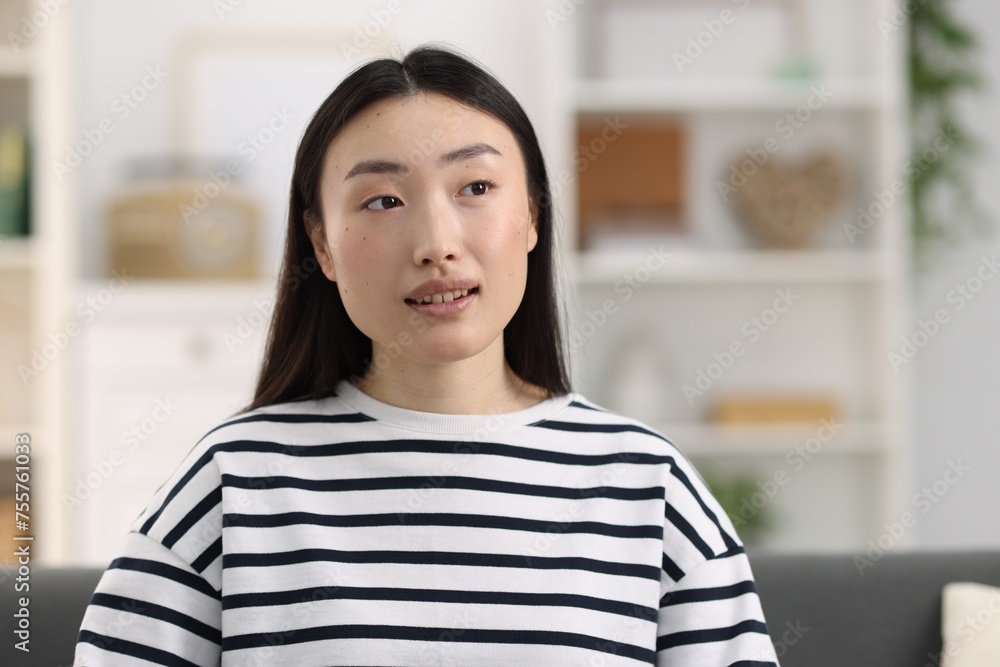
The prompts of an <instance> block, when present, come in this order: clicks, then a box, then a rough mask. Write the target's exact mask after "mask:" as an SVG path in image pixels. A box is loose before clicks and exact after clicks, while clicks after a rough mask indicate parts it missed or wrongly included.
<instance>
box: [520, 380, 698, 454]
mask: <svg viewBox="0 0 1000 667" xmlns="http://www.w3.org/2000/svg"><path fill="white" fill-rule="evenodd" d="M567 399H568V400H567V402H566V406H565V408H564V409H563V410H561V411H559V412H558V413H557V414H555V415H553V416H552V417H551V418H550V419H547V420H545V421H544V422H540V423H538V424H536V426H542V427H547V428H550V429H555V430H567V431H574V432H578V433H589V434H594V435H600V434H608V435H613V436H615V437H618V438H626V439H627V440H628V441H631V442H633V443H641V442H644V443H647V444H648V445H649V446H651V447H654V448H656V449H657V450H659V451H663V452H668V453H670V452H676V453H677V454H680V453H681V452H680V449H679V448H678V446H677V445H676V444H675V443H674V442H673V440H672V439H671V438H670V437H669V436H668V435H667V434H664V433H663V432H661V431H660V430H659V429H657V428H655V427H653V426H651V425H649V424H648V423H647V422H644V421H641V420H639V419H636V418H635V417H631V416H629V415H627V414H625V413H623V412H619V411H617V410H614V409H611V408H608V407H605V406H604V405H602V404H600V403H597V402H596V401H593V400H591V399H590V398H588V397H587V396H585V395H584V394H581V393H579V392H572V393H570V394H569V395H568V396H567Z"/></svg>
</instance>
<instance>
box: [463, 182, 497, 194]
mask: <svg viewBox="0 0 1000 667" xmlns="http://www.w3.org/2000/svg"><path fill="white" fill-rule="evenodd" d="M492 187H493V183H491V182H490V181H476V182H475V183H469V184H468V185H466V186H465V187H464V188H462V192H463V193H464V194H469V195H474V196H478V195H484V194H486V193H487V192H489V190H490V188H492Z"/></svg>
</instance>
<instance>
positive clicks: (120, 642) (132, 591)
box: [73, 531, 222, 667]
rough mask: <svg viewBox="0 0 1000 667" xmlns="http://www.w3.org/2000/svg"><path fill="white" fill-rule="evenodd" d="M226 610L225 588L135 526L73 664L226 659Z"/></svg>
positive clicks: (87, 619) (92, 610)
mask: <svg viewBox="0 0 1000 667" xmlns="http://www.w3.org/2000/svg"><path fill="white" fill-rule="evenodd" d="M221 613H222V608H221V601H220V596H219V593H218V592H217V591H216V590H215V589H213V588H212V587H211V586H210V585H209V584H208V582H207V581H206V580H205V579H204V578H203V577H202V576H201V575H200V574H199V573H198V572H196V571H195V570H194V569H193V568H192V567H191V566H190V565H188V564H187V563H185V562H184V560H182V559H181V558H180V557H178V556H177V555H176V554H175V553H174V552H172V551H171V550H170V549H168V548H166V547H165V546H163V545H162V544H161V543H160V542H158V541H156V540H155V539H153V538H151V537H149V536H148V535H144V534H142V533H139V532H135V531H133V532H129V533H128V534H126V536H125V539H124V540H123V541H122V548H121V550H120V555H119V557H118V558H116V559H115V560H114V561H112V563H111V565H110V566H109V567H108V569H107V570H106V571H105V572H104V574H103V575H102V576H101V579H100V582H99V583H98V585H97V589H96V590H95V591H94V594H93V596H92V597H91V599H90V604H89V606H88V607H87V610H86V613H85V614H84V617H83V623H82V625H81V627H80V633H79V635H78V637H77V646H76V657H75V659H74V662H73V664H74V666H75V667H84V666H94V667H97V666H101V667H104V666H107V667H118V666H121V667H125V666H127V665H128V666H132V665H149V664H150V663H152V664H156V665H198V666H199V667H200V666H206V667H207V666H209V665H213V666H216V665H219V661H220V650H221V630H220V628H221V622H220V621H221Z"/></svg>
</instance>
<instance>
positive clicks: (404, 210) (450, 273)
mask: <svg viewBox="0 0 1000 667" xmlns="http://www.w3.org/2000/svg"><path fill="white" fill-rule="evenodd" d="M320 188H321V189H320V194H321V200H322V212H323V220H322V225H316V226H315V227H314V228H313V230H312V232H311V237H312V240H313V245H314V247H315V248H316V256H317V258H318V260H319V262H320V265H321V266H322V268H323V272H324V273H325V274H326V276H327V277H328V278H329V279H330V280H333V281H336V283H337V288H338V290H339V292H340V296H341V298H342V299H343V302H344V307H345V308H346V309H347V313H348V315H349V316H350V318H351V320H352V321H353V322H354V324H355V325H356V326H357V327H358V329H360V330H361V331H362V332H363V333H364V334H365V335H366V336H368V337H369V338H370V339H371V340H372V348H373V349H372V352H373V360H377V359H378V358H379V355H380V353H382V355H383V358H384V355H386V354H387V355H389V358H397V357H404V358H406V359H408V360H411V361H417V362H420V363H441V362H449V361H458V360H463V359H469V358H471V357H474V356H475V355H478V354H480V353H482V352H483V351H484V350H486V349H487V348H491V346H493V350H494V351H496V346H500V349H501V350H502V345H503V337H502V333H503V329H504V327H505V326H506V325H507V323H508V322H509V321H510V319H511V318H512V317H513V315H514V313H515V312H516V310H517V308H518V306H519V305H520V303H521V298H522V297H523V295H524V286H525V280H526V276H527V258H528V252H529V251H531V249H532V248H534V247H535V243H536V242H537V240H538V235H537V228H536V220H535V217H534V214H533V213H534V208H533V206H532V204H531V201H530V199H529V195H528V189H527V183H526V178H525V168H524V161H523V158H522V156H521V152H520V149H519V147H518V144H517V141H516V139H515V138H514V135H513V134H512V133H511V132H510V130H508V129H507V126H506V125H504V124H503V123H502V122H500V121H498V120H496V119H495V118H494V117H492V116H490V115H488V114H485V113H483V112H480V111H477V110H474V109H471V108H469V107H466V106H464V105H462V104H460V103H458V102H456V101H454V100H452V99H450V98H448V97H445V96H442V95H438V94H427V93H419V94H417V95H416V96H414V97H410V98H404V99H387V100H382V101H380V102H378V103H375V104H373V105H372V106H370V107H369V108H367V109H365V110H364V111H362V112H361V113H359V114H358V115H357V116H355V117H354V118H353V119H351V121H350V122H348V123H347V124H346V125H345V126H344V128H343V129H342V130H341V132H340V133H339V134H338V135H337V137H336V138H335V139H334V140H333V142H331V144H330V146H329V148H328V149H327V154H326V158H325V163H324V168H323V174H322V177H321V182H320ZM491 358H493V357H491ZM498 358H499V359H502V358H503V357H502V354H501V355H500V356H499V357H498Z"/></svg>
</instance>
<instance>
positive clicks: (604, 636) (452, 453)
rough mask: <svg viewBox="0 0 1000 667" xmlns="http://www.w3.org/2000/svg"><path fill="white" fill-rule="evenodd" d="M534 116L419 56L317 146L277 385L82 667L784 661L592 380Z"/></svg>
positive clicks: (687, 497) (146, 565) (273, 380)
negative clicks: (568, 344) (556, 243)
mask: <svg viewBox="0 0 1000 667" xmlns="http://www.w3.org/2000/svg"><path fill="white" fill-rule="evenodd" d="M552 225H553V220H552V206H551V201H550V196H549V189H548V182H547V176H546V171H545V165H544V163H543V160H542V155H541V151H540V149H539V145H538V141H537V139H536V137H535V133H534V131H533V129H532V127H531V124H530V122H529V121H528V118H527V117H526V115H525V113H524V111H523V110H522V108H521V107H520V105H519V104H518V103H517V102H516V101H515V100H514V98H513V97H512V96H511V94H510V93H509V92H508V91H507V90H506V89H505V88H504V87H503V86H502V85H501V84H500V83H499V82H498V81H497V80H496V79H495V78H493V77H492V76H491V75H490V74H488V73H486V72H485V71H484V70H483V69H481V68H480V67H478V66H477V65H475V64H473V63H472V62H470V61H469V60H467V59H466V58H464V57H462V56H460V55H457V54H454V53H451V52H449V51H446V50H441V49H437V48H427V47H425V48H419V49H416V50H414V51H412V52H410V53H409V54H408V55H407V56H406V57H405V58H403V59H402V61H395V60H391V59H384V60H378V61H374V62H370V63H368V64H366V65H364V66H362V67H360V68H359V69H357V70H356V71H354V72H353V73H352V74H350V75H349V76H348V77H347V78H346V79H345V80H344V81H343V82H342V83H341V84H340V85H339V86H338V87H337V89H336V90H335V91H334V92H333V93H332V94H331V95H330V96H329V97H328V98H327V99H326V101H325V102H324V103H323V104H322V106H321V107H320V108H319V110H318V111H317V113H316V115H315V117H314V118H313V119H312V121H311V123H310V124H309V126H308V128H307V129H306V131H305V135H304V136H303V138H302V142H301V144H300V146H299V150H298V154H297V156H296V160H295V171H294V175H293V182H292V191H291V202H290V207H289V220H288V234H287V246H286V252H285V259H284V267H283V269H282V274H281V279H280V285H279V288H278V289H279V294H278V299H277V302H276V303H277V305H276V309H275V313H274V319H273V321H272V325H271V331H270V338H269V341H268V346H267V351H266V354H265V359H264V362H263V366H262V369H261V374H260V378H259V383H258V386H257V391H256V395H255V398H254V400H253V402H252V403H251V405H250V406H249V407H248V408H247V409H246V410H245V411H244V412H243V413H241V414H240V415H237V416H235V417H234V418H232V419H230V420H228V421H226V422H225V423H223V424H221V425H219V426H218V427H216V428H214V429H213V430H211V431H210V432H209V433H208V434H206V435H205V436H204V437H203V438H202V439H201V440H200V441H199V442H198V443H197V444H196V445H195V447H194V449H193V450H192V451H191V452H190V454H189V455H188V456H187V458H186V459H185V460H184V462H183V463H182V464H181V466H180V467H179V469H178V470H177V471H176V472H175V473H174V474H173V475H172V477H170V479H169V480H168V481H167V483H165V484H164V485H163V487H161V488H160V489H159V490H158V491H157V492H156V494H155V496H154V498H153V500H152V502H151V503H150V504H149V506H148V507H147V509H146V510H145V511H144V512H143V513H142V514H141V515H140V516H139V518H138V519H136V521H135V523H134V525H133V526H132V530H131V531H130V532H129V533H128V534H127V536H126V538H125V540H124V541H123V543H122V547H121V555H120V557H119V558H117V559H115V560H114V561H113V562H112V563H111V565H110V567H109V568H108V570H107V571H106V572H105V573H104V575H103V577H102V579H101V582H100V584H99V586H98V588H97V591H96V592H95V593H94V596H93V599H92V601H91V604H90V606H89V608H88V610H87V612H86V616H85V617H84V620H83V624H82V627H81V629H80V635H79V643H78V648H77V664H79V665H84V664H86V665H139V664H143V665H146V664H151V663H152V664H162V665H219V664H220V663H221V664H222V665H234V666H235V665H240V666H247V665H294V666H295V667H307V666H310V665H463V666H470V665H473V666H485V665H498V666H499V665H503V666H504V667H507V666H510V665H517V666H539V665H553V666H555V665H558V666H565V665H594V666H599V665H606V666H626V665H640V664H656V665H681V666H684V667H690V666H694V665H703V666H717V665H718V666H721V665H741V666H744V667H749V666H763V665H775V664H776V662H777V661H776V659H775V658H774V652H773V650H772V648H771V643H770V640H769V638H768V635H767V628H766V626H765V622H764V618H763V614H762V612H761V607H760V602H759V600H758V598H757V595H756V591H755V587H754V582H753V577H752V574H751V570H750V567H749V564H748V561H747V558H746V555H745V553H744V551H743V548H742V546H741V544H740V541H739V539H738V538H737V536H736V533H735V531H734V530H733V528H732V525H731V524H730V522H729V521H728V519H727V517H726V515H725V513H724V512H723V511H722V509H721V508H720V507H719V505H718V503H717V502H716V501H715V499H714V498H713V497H712V495H711V494H710V492H709V491H708V489H707V488H706V486H705V484H704V482H703V481H702V479H701V477H700V476H699V475H698V473H697V472H696V471H695V470H694V468H693V467H692V466H691V464H690V463H689V462H688V461H687V460H686V459H685V458H684V456H683V455H682V454H681V453H680V452H679V451H678V449H677V448H676V447H675V446H674V445H673V444H672V443H671V442H670V441H669V440H667V439H666V438H664V437H663V436H661V435H659V434H657V433H655V432H654V431H652V430H650V429H649V428H648V427H646V426H644V425H643V424H641V423H639V422H636V421H635V420H632V419H629V418H626V417H624V416H621V415H618V414H614V413H612V412H609V411H607V410H604V409H602V408H600V407H599V406H597V405H595V404H594V403H592V402H590V401H588V400H587V399H586V398H584V397H583V396H581V395H579V394H576V393H571V392H570V390H569V386H568V381H567V375H566V371H565V368H564V365H563V357H562V354H561V351H560V350H561V343H560V335H559V329H558V318H557V313H556V304H557V301H556V298H555V293H554V286H553V270H552V261H553V258H552V252H553V247H552V237H553V229H552Z"/></svg>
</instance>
